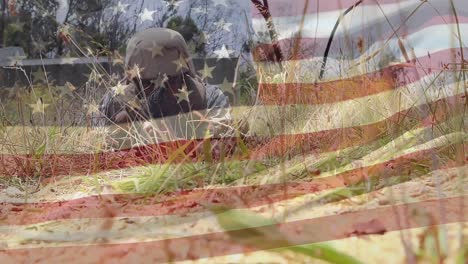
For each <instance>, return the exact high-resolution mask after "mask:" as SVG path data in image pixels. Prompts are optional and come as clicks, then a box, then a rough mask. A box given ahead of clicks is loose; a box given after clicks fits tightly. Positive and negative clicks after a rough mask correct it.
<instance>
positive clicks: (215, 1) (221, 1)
mask: <svg viewBox="0 0 468 264" xmlns="http://www.w3.org/2000/svg"><path fill="white" fill-rule="evenodd" d="M212 1H213V4H214V6H218V5H222V6H224V7H228V3H227V1H228V0H212Z"/></svg>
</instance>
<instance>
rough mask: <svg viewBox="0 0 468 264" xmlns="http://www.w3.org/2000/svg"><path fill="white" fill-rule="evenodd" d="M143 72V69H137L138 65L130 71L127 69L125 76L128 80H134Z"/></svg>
mask: <svg viewBox="0 0 468 264" xmlns="http://www.w3.org/2000/svg"><path fill="white" fill-rule="evenodd" d="M141 71H143V68H142V69H140V67H138V65H136V64H135V65H133V67H132V68H131V69H129V70H128V71H127V76H128V78H129V79H130V80H133V79H135V78H140V76H141V75H140V72H141Z"/></svg>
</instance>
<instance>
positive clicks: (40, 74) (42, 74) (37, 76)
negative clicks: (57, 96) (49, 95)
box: [32, 68, 48, 82]
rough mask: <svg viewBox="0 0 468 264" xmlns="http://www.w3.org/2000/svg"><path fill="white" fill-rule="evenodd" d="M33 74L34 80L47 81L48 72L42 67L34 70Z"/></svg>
mask: <svg viewBox="0 0 468 264" xmlns="http://www.w3.org/2000/svg"><path fill="white" fill-rule="evenodd" d="M32 75H33V79H34V82H39V81H42V82H45V81H46V76H47V75H48V73H47V72H44V71H43V70H42V68H39V69H38V70H37V71H35V72H33V74H32Z"/></svg>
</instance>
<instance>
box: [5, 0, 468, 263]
mask: <svg viewBox="0 0 468 264" xmlns="http://www.w3.org/2000/svg"><path fill="white" fill-rule="evenodd" d="M10 2H14V1H10ZM61 2H64V1H61ZM65 2H66V1H65ZM165 2H167V3H168V4H167V6H168V7H171V5H172V6H173V7H174V6H175V7H176V8H183V7H184V4H182V3H180V2H182V1H165ZM201 2H202V3H206V4H207V5H203V4H202V5H200V7H191V8H192V9H191V10H192V11H191V12H192V13H196V14H198V15H201V16H210V14H213V13H214V12H217V11H219V10H230V9H236V5H237V3H236V2H235V1H230V0H210V1H201ZM247 2H248V5H249V8H250V10H249V13H248V14H249V15H248V23H247V27H246V28H247V29H246V31H248V33H249V34H251V36H249V39H250V41H251V44H252V45H251V46H253V48H252V50H251V54H252V57H253V61H254V64H255V71H256V77H257V79H258V82H259V84H258V92H257V93H256V98H255V101H256V104H255V105H254V106H250V105H247V106H246V105H244V106H242V105H235V106H233V107H232V113H233V115H234V116H235V117H238V118H243V119H245V120H247V121H248V123H249V126H250V127H249V128H250V131H249V133H248V134H247V136H242V137H240V136H234V139H235V140H236V142H237V145H238V146H237V150H236V152H235V153H234V154H233V155H231V156H226V157H224V159H214V160H211V159H210V160H204V161H201V160H198V161H192V160H191V159H188V158H187V155H184V154H183V153H184V152H185V151H186V149H187V148H188V147H189V146H193V145H199V146H201V147H203V146H204V144H205V143H206V138H205V137H204V135H199V136H198V138H197V139H195V140H192V139H191V140H178V141H174V140H171V139H167V140H165V141H164V140H163V141H164V142H161V140H159V141H157V142H155V141H154V140H153V141H152V140H151V139H148V138H146V139H145V140H140V141H139V143H138V144H137V145H132V146H130V147H128V146H127V147H122V146H120V147H117V148H116V149H114V150H112V151H111V150H99V149H98V147H96V146H95V145H93V146H92V147H89V145H91V144H94V143H95V141H98V140H99V139H100V138H98V137H100V136H101V134H103V133H106V132H108V131H115V130H118V127H116V126H109V127H107V128H106V129H105V131H104V132H103V131H97V132H96V131H93V130H92V129H90V128H88V127H85V126H80V127H78V126H76V127H74V126H73V124H71V125H70V127H71V129H70V128H69V129H68V130H66V131H65V132H62V131H61V130H60V129H56V128H54V126H47V125H45V123H44V125H42V126H41V125H40V124H39V125H38V124H36V125H34V126H30V125H15V126H8V125H6V126H4V127H2V128H3V130H2V140H3V142H4V143H2V147H1V152H2V153H1V155H2V156H1V162H2V163H1V164H2V165H1V166H2V174H3V175H4V176H2V177H3V178H4V180H2V182H0V183H1V184H2V185H1V186H2V187H3V190H2V195H1V200H0V204H1V207H0V229H1V231H2V232H0V242H1V243H0V259H1V260H2V262H4V263H16V262H20V263H30V262H47V263H49V262H51V263H62V262H85V263H88V262H89V263H101V262H144V263H154V262H156V263H158V262H172V261H185V260H203V259H204V260H206V261H211V262H214V263H220V262H221V263H233V262H248V261H249V259H248V258H246V259H243V258H244V257H246V256H248V254H254V253H253V252H258V251H268V250H273V249H279V248H290V249H292V251H293V252H295V253H298V252H301V250H307V249H311V250H312V252H313V253H309V254H308V255H309V256H310V255H313V257H315V258H318V259H323V260H326V261H330V262H333V257H331V258H330V257H329V256H328V255H327V252H328V251H327V250H331V249H330V248H329V247H328V245H337V244H333V243H332V244H328V242H330V241H335V242H336V241H339V240H343V241H348V242H349V239H350V237H355V236H357V237H361V236H369V237H374V236H376V235H383V234H385V236H387V235H392V234H401V237H399V238H398V239H401V241H402V244H401V245H400V247H401V248H404V253H402V254H401V255H402V256H403V257H402V258H399V259H395V261H396V262H400V261H401V262H403V261H408V262H413V261H416V259H417V257H418V256H416V253H415V252H416V251H417V249H416V248H413V247H417V246H414V245H413V244H412V242H411V241H410V242H408V240H411V238H408V237H406V236H408V234H410V233H411V232H409V231H408V232H406V231H407V230H412V229H415V228H427V229H428V230H429V228H430V227H434V226H441V227H446V228H449V227H453V226H452V225H454V224H460V226H461V227H463V224H464V223H465V222H466V221H468V219H467V216H466V214H465V213H464V211H465V209H466V205H467V204H468V198H467V197H466V196H465V195H464V190H465V189H466V187H467V186H468V185H467V181H466V180H467V179H466V171H465V169H466V160H467V158H466V154H465V151H466V146H465V145H464V143H465V140H466V132H465V126H464V119H465V107H466V86H467V85H468V82H467V81H466V79H465V78H466V77H465V70H466V60H465V56H466V52H467V51H468V49H467V48H466V47H465V45H466V43H467V41H468V37H467V36H466V32H468V5H467V4H466V3H465V2H464V1H463V0H453V1H452V0H427V1H421V0H363V1H358V0H327V1H309V0H295V1H286V0H269V1H268V0H252V1H244V2H243V4H246V3H247ZM70 6H72V5H70ZM130 6H131V3H130V2H128V3H127V2H123V1H118V2H116V3H115V6H114V7H113V9H112V10H113V13H114V14H119V13H125V12H130V11H129V10H133V9H132V8H130ZM166 8H167V7H166ZM156 16H158V12H157V10H156V9H155V10H153V9H151V8H148V7H145V8H144V9H143V8H142V10H141V13H138V14H136V16H135V17H136V18H137V19H139V20H138V23H141V24H144V23H145V22H146V23H149V22H152V21H154V20H156ZM61 17H62V18H63V16H61ZM213 23H215V22H213ZM233 23H235V22H233ZM233 23H231V22H228V21H222V22H221V23H220V22H219V21H218V22H217V24H216V25H215V27H216V30H217V31H218V32H219V31H221V32H224V33H226V34H229V32H230V27H231V26H232V24H233ZM251 28H252V29H253V31H250V29H251ZM207 35H208V32H205V34H204V36H205V37H206V36H207ZM208 39H209V38H208ZM205 41H206V39H205ZM233 49H234V47H229V46H227V45H226V44H223V43H221V44H220V45H218V46H217V48H216V49H215V50H214V51H213V55H215V56H216V55H217V60H216V61H217V63H219V62H220V61H221V60H223V61H225V60H228V59H229V57H230V56H231V55H232V54H233V53H234V50H233ZM75 63H76V62H75ZM201 67H202V68H201V70H200V74H201V75H203V77H204V78H208V77H210V78H212V72H213V71H216V67H217V66H216V65H208V64H207V63H204V64H203V65H202V66H201ZM5 68H8V69H11V68H15V69H16V70H18V69H20V68H21V64H18V63H12V64H10V65H9V66H5ZM220 74H226V75H228V74H229V75H230V76H233V79H231V80H227V79H226V78H221V80H222V81H223V84H222V86H223V87H224V89H223V90H225V91H227V90H229V89H230V88H232V87H234V88H236V87H237V86H236V82H237V81H238V80H237V79H235V78H236V77H235V75H233V74H232V73H223V72H221V73H220ZM44 75H45V77H47V73H44V72H40V73H39V74H37V73H36V76H40V77H42V78H44V77H43V76H44ZM36 76H35V77H36ZM94 77H95V76H94ZM38 78H39V77H38ZM90 78H91V76H90ZM45 79H47V78H45ZM212 79H213V78H212ZM219 84H220V85H221V83H219ZM62 88H64V89H65V90H66V93H72V94H73V93H74V90H75V89H76V87H74V86H73V85H71V84H70V83H68V84H67V85H65V86H63V87H62ZM231 92H232V93H233V94H235V90H233V91H231ZM16 100H17V101H18V103H19V104H21V103H24V102H22V101H21V97H18V98H16ZM96 100H98V99H96ZM97 102H98V101H94V102H88V104H87V105H86V106H87V107H86V108H85V109H87V111H88V113H90V112H93V111H97V105H96V103H97ZM29 107H30V110H31V112H32V113H33V115H35V116H36V117H37V116H43V115H45V114H46V111H45V109H46V108H47V109H49V108H54V107H56V105H54V103H53V102H52V101H51V102H44V100H43V99H42V98H41V99H37V101H35V102H32V103H31V104H30V105H29ZM171 118H173V119H174V118H180V116H178V117H167V118H165V119H164V120H169V119H171ZM137 125H141V124H137ZM59 131H60V132H59ZM44 133H45V134H47V133H49V138H54V140H55V141H54V143H50V142H45V143H42V142H40V144H38V145H37V148H36V149H35V150H34V151H33V152H32V153H31V150H30V149H28V146H30V144H29V143H28V144H29V145H28V144H26V143H24V144H23V145H22V144H16V145H15V144H13V143H8V142H13V141H14V139H15V137H16V136H19V135H23V136H24V135H28V138H31V139H32V138H33V135H38V136H41V135H42V136H44V135H43V134H44ZM135 133H136V132H135ZM23 138H24V137H23ZM45 138H48V137H47V136H45ZM57 138H60V140H57ZM232 139H233V138H229V139H226V140H232ZM70 140H77V141H79V142H80V143H72V142H70ZM221 141H223V139H221ZM83 142H84V143H83ZM142 149H143V150H146V151H147V152H145V154H148V152H149V154H148V155H153V156H151V157H152V159H151V160H150V161H148V159H142V158H141V152H142ZM143 152H144V151H143ZM155 153H156V154H155ZM208 156H211V155H208ZM207 159H209V158H207ZM31 164H34V165H31ZM29 165H31V166H29ZM28 168H31V169H29V170H28ZM187 170H188V171H189V172H187ZM207 171H208V172H209V173H205V174H201V172H207ZM34 174H38V175H39V176H38V177H41V178H42V177H43V178H44V179H41V181H40V182H39V183H37V181H33V183H29V182H27V181H19V182H21V183H16V182H15V179H17V178H18V177H24V176H25V175H29V176H33V175H34ZM141 175H146V176H148V175H149V176H148V177H147V180H146V182H141V181H140V180H139V179H140V178H139V176H141ZM166 175H171V176H166ZM199 175H202V176H199ZM200 177H202V178H201V179H200ZM203 177H205V178H203ZM229 177H231V178H233V179H234V180H231V181H229V180H223V181H215V180H211V179H226V178H229ZM207 178H209V179H210V180H207ZM210 182H211V183H213V184H210ZM15 183H16V185H15ZM156 183H158V184H157V186H158V188H156V189H151V192H149V193H148V192H147V191H148V189H145V188H146V187H147V186H148V185H150V186H151V184H156ZM33 185H34V186H33ZM36 185H37V186H36ZM140 185H141V186H140ZM179 185H180V186H179ZM15 186H21V188H19V187H15ZM116 186H117V187H116ZM122 186H124V187H122ZM125 186H131V187H132V188H131V189H130V190H128V189H126V188H125ZM119 187H120V188H119ZM164 188H167V189H170V190H171V191H170V192H163V191H161V190H163V189H164ZM31 189H33V190H31ZM65 190H66V191H65ZM142 192H144V194H141V193H142ZM405 230H406V231H405ZM457 230H458V229H457ZM457 232H458V233H457V236H458V238H459V239H458V240H456V241H457V242H447V241H445V242H444V243H453V245H456V247H460V248H462V249H464V247H466V244H463V243H464V242H463V239H462V238H463V232H465V233H466V228H465V229H460V230H458V231H457ZM418 234H419V233H418ZM421 237H424V236H422V235H421ZM460 237H461V238H460ZM454 240H455V239H454ZM397 241H398V242H400V240H397ZM459 241H461V242H459ZM423 242H424V241H423ZM458 242H459V244H460V245H459V244H458ZM322 243H325V244H322ZM350 243H361V242H359V241H355V240H353V241H351V242H350ZM395 243H397V242H395ZM441 243H442V242H441ZM421 244H424V243H421ZM303 245H309V246H310V248H308V247H307V246H303ZM311 245H312V246H311ZM419 246H420V247H422V246H421V245H419ZM340 249H342V248H340ZM438 249H440V246H439V247H438ZM343 250H345V252H346V254H344V253H343V254H341V253H339V254H338V253H336V252H335V251H333V252H335V253H336V254H338V255H339V258H338V260H336V259H335V260H334V261H335V263H340V260H341V261H348V263H360V262H359V260H357V259H359V257H358V256H357V252H353V250H349V249H348V250H346V248H345V249H343ZM361 250H362V249H361ZM271 252H272V251H270V253H271ZM276 253H277V252H276ZM272 254H273V253H272ZM441 254H442V253H441ZM446 254H447V255H446V256H444V257H443V258H447V259H450V260H451V259H453V258H454V257H453V256H452V255H454V254H455V253H453V252H452V251H447V252H446ZM442 255H443V254H442ZM274 257H275V258H273V259H271V260H270V259H267V258H266V256H263V255H262V256H261V258H260V262H264V261H267V262H269V261H280V262H281V261H283V262H288V261H298V259H294V257H291V256H289V257H290V258H292V259H288V256H286V257H285V256H283V255H281V254H279V255H274ZM439 257H440V256H439ZM440 258H442V257H440ZM371 259H372V258H371ZM375 259H378V258H375ZM255 261H259V260H258V259H257V260H255ZM363 261H364V262H366V261H365V260H363ZM386 261H388V260H386ZM465 261H466V259H465ZM392 262H393V261H392ZM413 263H415V262H413Z"/></svg>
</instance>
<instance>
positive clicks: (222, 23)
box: [215, 19, 232, 32]
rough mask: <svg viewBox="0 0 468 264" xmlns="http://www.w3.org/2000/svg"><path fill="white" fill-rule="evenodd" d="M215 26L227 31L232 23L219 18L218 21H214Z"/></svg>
mask: <svg viewBox="0 0 468 264" xmlns="http://www.w3.org/2000/svg"><path fill="white" fill-rule="evenodd" d="M215 26H216V27H217V28H218V29H223V30H226V31H228V32H230V31H231V26H232V23H226V22H225V21H224V19H221V20H220V21H219V22H216V23H215Z"/></svg>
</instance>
